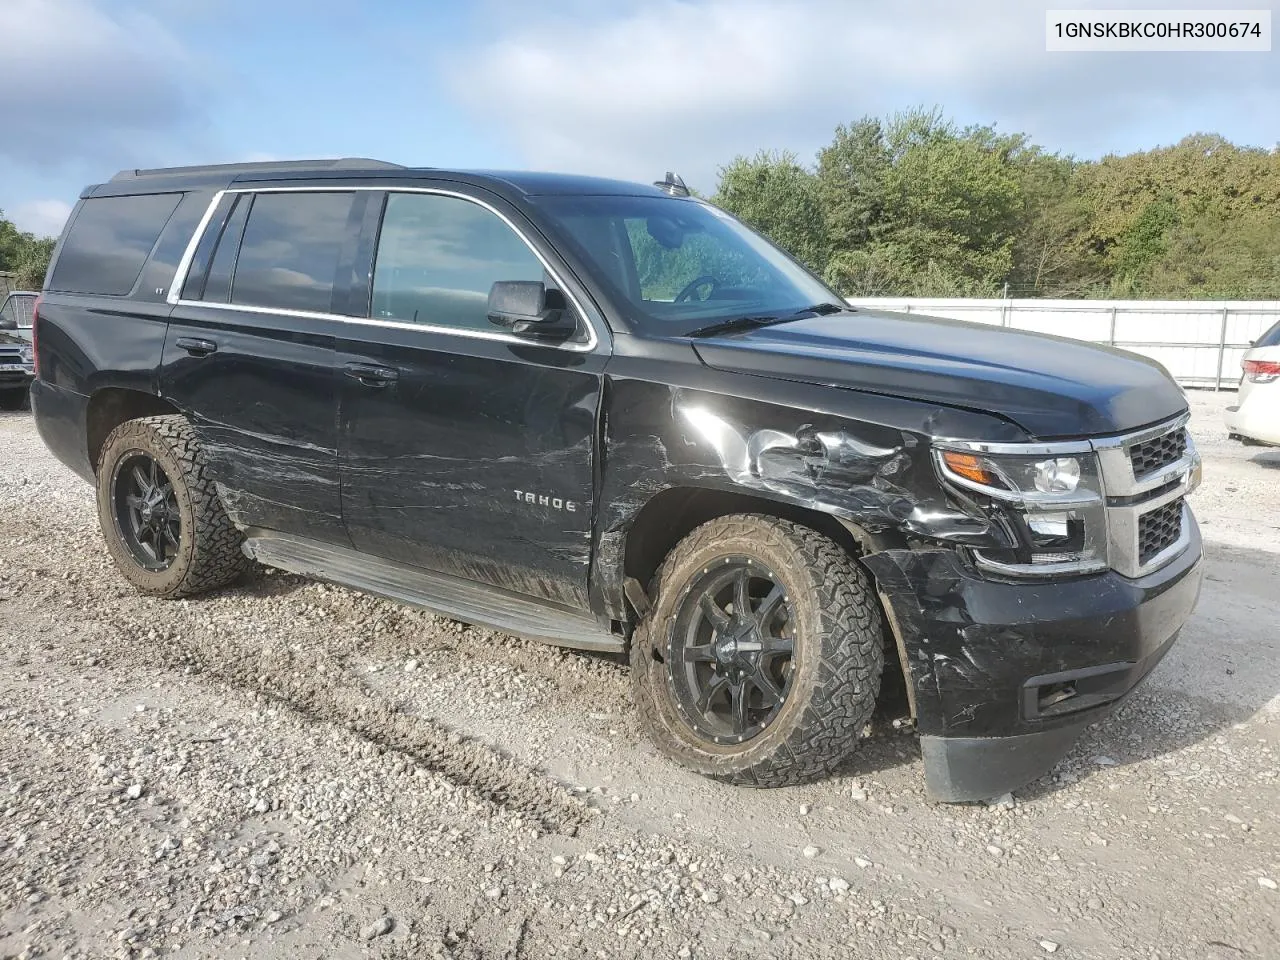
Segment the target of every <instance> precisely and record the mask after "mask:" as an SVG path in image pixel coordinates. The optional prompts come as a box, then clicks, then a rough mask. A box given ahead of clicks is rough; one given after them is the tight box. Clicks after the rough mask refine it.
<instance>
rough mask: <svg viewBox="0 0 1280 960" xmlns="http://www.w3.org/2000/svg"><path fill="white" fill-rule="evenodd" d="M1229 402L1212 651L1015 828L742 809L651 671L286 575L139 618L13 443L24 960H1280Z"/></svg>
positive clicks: (850, 785)
mask: <svg viewBox="0 0 1280 960" xmlns="http://www.w3.org/2000/svg"><path fill="white" fill-rule="evenodd" d="M1230 396H1231V395H1230V394H1222V395H1214V394H1208V393H1197V394H1194V395H1193V397H1192V400H1193V407H1194V410H1195V417H1194V420H1193V422H1192V429H1193V431H1194V433H1195V434H1196V436H1197V439H1198V441H1199V442H1200V445H1201V449H1202V451H1203V452H1204V454H1205V456H1206V479H1205V484H1204V486H1203V488H1202V489H1201V491H1200V492H1199V493H1198V494H1197V495H1196V498H1195V501H1194V502H1195V506H1196V511H1197V513H1198V515H1199V516H1200V517H1201V522H1202V524H1203V526H1204V534H1205V538H1206V546H1207V550H1208V580H1207V582H1206V585H1205V590H1204V593H1203V595H1202V598H1201V602H1200V605H1199V608H1198V610H1197V612H1196V614H1195V616H1194V618H1193V619H1192V621H1191V622H1190V624H1189V625H1188V626H1187V628H1186V630H1185V631H1184V633H1183V637H1182V640H1181V642H1180V643H1179V644H1178V645H1177V646H1176V647H1175V648H1174V650H1173V652H1172V653H1171V654H1170V655H1169V657H1168V658H1167V659H1166V660H1165V662H1164V663H1162V664H1161V666H1160V667H1159V668H1158V669H1157V670H1156V672H1155V673H1154V674H1153V675H1152V677H1151V678H1150V680H1149V681H1148V683H1147V684H1146V685H1145V686H1144V687H1143V688H1142V689H1141V690H1140V691H1139V692H1138V693H1137V694H1136V695H1135V696H1134V697H1133V698H1131V699H1130V700H1129V701H1128V702H1127V703H1126V704H1125V706H1124V707H1123V708H1122V709H1121V710H1119V711H1118V712H1117V714H1116V715H1115V716H1113V717H1111V718H1110V719H1108V720H1106V721H1105V722H1103V723H1101V724H1099V725H1097V726H1096V727H1094V728H1092V729H1091V730H1090V731H1089V732H1088V733H1087V734H1086V735H1085V737H1084V739H1083V741H1082V742H1081V743H1080V745H1079V746H1078V747H1077V749H1076V750H1075V751H1074V752H1073V753H1072V754H1071V755H1070V757H1069V758H1068V759H1066V760H1065V761H1064V762H1063V763H1062V764H1060V765H1059V766H1058V767H1057V768H1056V769H1055V771H1054V772H1053V774H1052V775H1051V776H1049V777H1046V778H1045V779H1043V780H1041V781H1039V782H1037V783H1035V784H1033V785H1031V786H1029V787H1027V788H1026V789H1024V790H1022V791H1019V792H1018V793H1017V794H1016V796H1015V797H1014V798H1012V799H1010V800H1008V801H1006V802H1005V803H1002V804H996V805H986V804H976V805H967V806H940V805H935V804H932V803H930V802H929V801H928V800H927V799H926V798H925V796H924V792H923V783H922V780H923V778H922V770H921V766H920V759H919V749H918V747H917V744H916V741H915V739H914V738H913V737H911V736H909V735H905V734H902V733H900V732H898V731H897V730H895V728H894V726H893V724H892V723H891V722H889V720H888V719H881V720H879V721H877V723H876V725H875V727H874V729H873V731H872V733H871V736H870V737H869V739H868V740H867V741H866V742H865V745H864V748H863V749H862V750H861V751H860V752H859V753H858V755H857V756H856V757H855V758H854V759H853V760H852V761H851V763H850V764H849V765H848V767H847V769H846V770H845V771H844V772H843V773H842V774H841V775H839V776H835V777H832V778H830V779H828V780H826V781H824V782H822V783H819V784H816V785H813V786H808V787H803V788H791V789H785V790H774V791H749V790H745V789H735V788H732V787H726V786H722V785H719V784H716V783H712V782H710V781H707V780H704V779H701V778H699V777H696V776H693V775H691V774H687V773H685V772H683V771H681V770H679V769H677V768H675V767H673V766H672V765H671V764H669V763H668V762H666V761H665V760H663V759H662V758H661V757H659V756H658V755H657V754H656V753H655V752H654V750H653V749H652V748H651V747H650V746H649V745H648V744H647V743H646V742H645V741H644V739H643V738H642V737H641V736H640V733H639V730H638V728H637V725H636V722H635V718H634V717H633V715H632V712H631V709H630V707H629V704H628V689H627V679H626V674H625V670H624V668H623V666H622V665H621V664H620V663H619V662H617V661H616V660H613V659H610V658H606V657H600V656H590V655H583V654H575V653H570V652H565V651H561V650H557V649H554V648H549V647H543V646H538V645H535V644H530V643H527V642H524V641H521V640H517V639H513V638H511V637H507V636H502V635H497V634H493V633H490V632H488V631H484V630H479V629H476V628H473V627H468V626H464V625H462V624H459V623H455V622H453V621H449V620H443V619H439V618H435V617H432V616H429V615H427V614H423V613H420V612H417V611H413V610H408V609H405V608H402V607H398V606H396V605H394V604H391V603H387V602H383V601H381V600H376V599H372V598H369V597H365V596H361V595H358V594H355V593H352V592H350V591H348V590H345V589H341V588H337V587H333V586H328V585H324V584H319V583H315V582H310V581H307V580H305V579H302V578H299V577H294V576H290V575H284V574H279V573H271V572H266V573H263V574H261V575H259V576H257V577H255V578H254V579H252V580H251V581H250V582H248V583H245V584H243V585H240V586H238V587H236V588H234V589H230V590H227V591H223V592H221V593H218V594H215V595H212V596H209V597H205V598H200V599H197V600H189V601H180V602H166V601H154V600H149V599H146V598H143V597H140V596H138V595H137V594H136V593H134V592H133V591H132V589H130V588H129V587H127V586H126V585H125V583H124V582H123V581H122V580H121V579H120V578H119V577H118V576H117V575H116V573H115V572H114V570H113V568H112V567H111V566H110V564H109V562H108V560H107V555H106V551H105V549H104V548H103V546H102V543H101V539H100V536H99V533H98V530H97V525H96V520H95V518H94V514H93V501H92V496H91V492H90V489H89V488H88V487H87V486H86V485H84V484H83V483H81V482H80V481H79V480H78V479H76V478H75V477H73V476H72V475H71V474H70V473H69V472H68V471H67V470H65V469H64V468H63V467H61V466H60V465H59V464H58V463H57V462H56V461H54V460H53V459H52V457H51V456H50V455H49V454H48V453H47V452H46V451H45V449H44V447H43V446H42V444H41V443H40V441H39V439H38V437H37V436H36V433H35V430H34V429H33V427H32V424H31V421H30V419H29V416H27V415H23V414H12V415H11V414H4V415H0V451H2V456H0V956H2V957H23V958H26V957H37V956H40V957H90V956H93V957H103V956H105V957H129V958H140V957H156V956H165V957H169V956H172V957H228V958H233V957H246V958H248V957H253V958H260V957H268V958H270V957H303V958H306V957H357V956H360V957H362V956H381V957H457V958H496V957H550V956H559V957H645V958H669V957H681V958H683V957H707V958H724V957H765V956H769V957H772V956H779V957H797V958H798V957H805V958H825V957H830V958H836V957H840V958H846V957H851V956H853V957H860V958H891V957H892V958H917V960H924V958H932V957H937V956H942V957H949V956H955V957H992V958H995V957H1001V958H1003V957H1011V958H1030V957H1039V956H1046V955H1048V954H1056V955H1057V956H1060V957H1070V958H1112V957H1115V958H1134V960H1137V958H1142V960H1154V958H1183V957H1186V958H1209V960H1218V958H1223V960H1225V958H1233V960H1234V958H1241V957H1256V958H1275V957H1280V890H1277V884H1278V883H1280V822H1278V820H1277V817H1276V806H1277V800H1278V799H1280V576H1278V574H1280V537H1278V532H1280V483H1278V482H1277V481H1280V450H1275V451H1266V450H1262V449H1260V448H1245V447H1242V446H1240V445H1239V444H1235V443H1229V442H1228V441H1227V440H1226V433H1225V430H1224V429H1223V426H1222V421H1221V410H1222V407H1223V406H1224V405H1225V403H1226V402H1227V399H1228V398H1229V397H1230Z"/></svg>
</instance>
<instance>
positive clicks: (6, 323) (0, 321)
mask: <svg viewBox="0 0 1280 960" xmlns="http://www.w3.org/2000/svg"><path fill="white" fill-rule="evenodd" d="M17 329H18V321H17V320H16V319H14V318H13V317H3V316H0V330H17Z"/></svg>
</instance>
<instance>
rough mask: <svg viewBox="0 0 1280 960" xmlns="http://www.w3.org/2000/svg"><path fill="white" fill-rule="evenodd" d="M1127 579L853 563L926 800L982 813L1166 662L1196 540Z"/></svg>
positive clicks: (1193, 587) (1044, 767) (1197, 561)
mask: <svg viewBox="0 0 1280 960" xmlns="http://www.w3.org/2000/svg"><path fill="white" fill-rule="evenodd" d="M1187 522H1188V523H1189V524H1190V538H1189V542H1188V544H1187V547H1186V549H1185V550H1184V551H1183V552H1182V554H1180V555H1179V556H1178V557H1177V558H1176V559H1175V560H1173V561H1172V562H1171V563H1169V564H1168V565H1166V566H1164V567H1162V568H1160V569H1159V570H1157V571H1155V572H1153V573H1150V574H1147V575H1146V576H1143V577H1139V578H1136V579H1129V578H1127V577H1122V576H1120V575H1119V574H1117V573H1114V572H1108V573H1103V574H1098V575H1095V576H1087V577H1079V578H1076V579H1073V580H1064V581H1055V582H1029V581H1012V580H993V579H988V578H985V577H983V576H982V575H981V574H979V573H978V572H977V571H975V570H973V569H972V568H970V567H969V566H968V565H967V564H965V563H964V561H963V560H962V559H961V557H960V555H959V554H958V553H956V552H955V551H953V550H949V549H939V550H921V551H910V550H889V551H885V552H883V553H877V554H873V555H871V556H869V557H866V558H865V562H866V564H867V566H868V567H869V568H870V569H871V571H872V573H873V574H874V575H875V577H876V582H877V585H878V587H879V589H880V592H881V594H882V597H883V599H884V601H885V606H886V609H887V610H888V612H889V614H890V620H891V623H892V625H893V628H894V633H895V637H896V639H897V642H898V648H899V655H900V656H901V658H902V660H903V667H904V670H905V671H906V672H907V674H908V676H909V681H910V695H911V705H912V709H913V712H914V713H915V718H916V726H917V729H918V730H919V732H920V735H921V751H922V753H923V755H924V760H925V777H926V782H927V786H928V789H929V793H930V795H931V796H933V797H934V798H936V799H938V800H946V801H960V800H983V799H986V798H988V797H994V796H998V795H1000V794H1002V793H1005V792H1007V791H1009V790H1012V789H1014V788H1016V787H1020V786H1023V785H1025V784H1026V783H1028V782H1030V781H1031V780H1034V779H1036V778H1038V777H1040V776H1043V775H1044V774H1045V773H1047V772H1048V771H1049V770H1050V769H1051V768H1052V767H1053V765H1054V764H1055V763H1057V762H1058V760H1060V759H1061V758H1062V756H1063V755H1064V754H1065V753H1066V752H1067V751H1068V750H1069V749H1070V748H1071V745H1072V743H1074V742H1075V740H1076V738H1077V737H1078V736H1079V734H1080V732H1081V731H1082V730H1083V729H1084V728H1085V727H1087V726H1088V725H1089V724H1091V723H1094V722H1096V721H1097V720H1099V719H1101V718H1102V717H1104V716H1106V715H1107V714H1108V713H1109V712H1110V711H1111V710H1112V709H1114V707H1115V705H1116V704H1117V703H1118V702H1119V701H1120V700H1121V699H1122V698H1123V697H1125V696H1126V695H1127V694H1128V693H1130V692H1131V691H1132V690H1133V689H1134V688H1135V687H1136V686H1137V685H1138V684H1139V683H1140V682H1141V681H1142V679H1143V678H1144V677H1146V675H1147V674H1148V673H1149V672H1150V671H1151V670H1152V669H1153V668H1154V667H1155V665H1156V664H1157V663H1159V662H1160V659H1161V658H1162V657H1163V656H1164V655H1165V653H1167V652H1168V650H1169V649H1170V647H1171V646H1172V645H1173V642H1174V640H1175V639H1176V637H1177V634H1178V631H1179V629H1180V628H1181V627H1182V624H1183V623H1184V622H1186V620H1187V618H1188V617H1189V616H1190V615H1191V611H1192V609H1193V608H1194V606H1195V603H1196V599H1197V598H1198V596H1199V593H1200V581H1201V574H1202V570H1201V555H1202V548H1201V542H1200V531H1199V528H1198V527H1197V526H1196V523H1195V519H1194V517H1192V516H1191V514H1190V511H1188V512H1187Z"/></svg>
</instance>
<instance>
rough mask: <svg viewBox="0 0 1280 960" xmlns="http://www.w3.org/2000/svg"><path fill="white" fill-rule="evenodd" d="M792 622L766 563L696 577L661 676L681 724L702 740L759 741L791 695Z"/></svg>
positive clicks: (729, 562)
mask: <svg viewBox="0 0 1280 960" xmlns="http://www.w3.org/2000/svg"><path fill="white" fill-rule="evenodd" d="M794 625H795V617H794V614H793V612H792V609H791V605H790V603H789V602H788V600H787V595H786V590H785V589H784V588H783V586H782V584H781V583H779V582H778V578H777V577H776V576H775V575H774V573H773V572H772V571H771V570H769V569H768V567H766V566H765V565H763V564H762V563H760V562H759V561H757V560H753V559H751V558H750V557H745V556H728V557H724V558H723V559H721V560H720V561H719V562H718V563H716V564H715V565H713V566H712V567H711V568H709V569H708V570H706V571H704V572H703V574H702V575H701V576H700V577H698V578H697V579H695V580H694V581H693V583H692V584H690V588H689V591H688V593H687V594H686V595H685V598H684V600H683V601H682V602H681V605H680V609H679V613H678V614H677V617H676V623H675V625H674V630H673V635H672V640H671V656H672V658H673V661H675V662H673V663H672V664H671V670H670V671H669V673H668V676H669V678H670V683H671V686H672V694H673V696H674V699H675V702H676V704H677V706H678V708H679V710H680V713H681V714H682V715H683V717H684V719H685V722H686V723H688V725H689V726H690V728H691V729H692V730H693V731H694V732H695V733H696V734H697V735H698V736H699V737H700V738H701V739H703V740H706V741H708V742H710V743H715V744H737V743H743V742H744V741H747V740H750V739H751V738H753V737H755V736H757V735H759V734H760V733H761V732H762V731H763V730H764V729H765V728H766V727H767V726H768V725H769V723H770V721H772V720H773V718H774V717H775V716H777V714H778V711H779V710H780V709H781V708H782V705H783V704H784V703H785V702H786V699H787V694H788V693H789V692H790V690H791V680H792V675H793V663H792V661H793V658H794V656H795V642H794Z"/></svg>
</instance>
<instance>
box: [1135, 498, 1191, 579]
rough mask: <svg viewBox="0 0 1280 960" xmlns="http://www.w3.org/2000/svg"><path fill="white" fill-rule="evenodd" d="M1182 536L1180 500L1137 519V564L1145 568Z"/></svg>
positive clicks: (1172, 501)
mask: <svg viewBox="0 0 1280 960" xmlns="http://www.w3.org/2000/svg"><path fill="white" fill-rule="evenodd" d="M1181 536H1182V499H1181V498H1179V499H1177V500H1171V501H1170V502H1169V503H1166V504H1165V505H1164V506H1163V507H1157V508H1156V509H1154V510H1152V511H1150V512H1148V513H1144V514H1142V515H1141V516H1140V517H1138V564H1139V565H1140V566H1145V565H1146V564H1148V563H1150V562H1151V561H1152V560H1153V559H1154V558H1155V557H1156V556H1158V555H1159V554H1160V552H1161V551H1163V550H1167V549H1168V548H1169V547H1171V546H1173V545H1174V544H1175V543H1177V542H1178V538H1179V537H1181Z"/></svg>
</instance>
